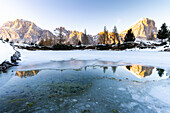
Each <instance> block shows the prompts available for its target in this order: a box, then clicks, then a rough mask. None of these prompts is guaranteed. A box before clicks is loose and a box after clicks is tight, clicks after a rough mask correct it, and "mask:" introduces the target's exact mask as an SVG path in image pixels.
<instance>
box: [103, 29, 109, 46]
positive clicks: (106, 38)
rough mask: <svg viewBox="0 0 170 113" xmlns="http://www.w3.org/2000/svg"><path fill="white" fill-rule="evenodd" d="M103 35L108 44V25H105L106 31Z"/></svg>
mask: <svg viewBox="0 0 170 113" xmlns="http://www.w3.org/2000/svg"><path fill="white" fill-rule="evenodd" d="M103 37H104V44H108V39H109V38H108V31H107V29H106V26H104V33H103Z"/></svg>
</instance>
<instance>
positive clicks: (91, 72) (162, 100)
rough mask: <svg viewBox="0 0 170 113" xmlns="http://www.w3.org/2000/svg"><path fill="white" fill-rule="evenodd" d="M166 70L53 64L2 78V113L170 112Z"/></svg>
mask: <svg viewBox="0 0 170 113" xmlns="http://www.w3.org/2000/svg"><path fill="white" fill-rule="evenodd" d="M169 89H170V82H169V74H168V73H167V72H166V70H164V69H162V68H157V67H152V66H144V65H135V64H134V65H129V64H126V63H120V62H108V61H99V60H75V59H72V60H66V61H50V62H46V63H42V64H35V65H32V64H30V65H29V64H28V65H21V66H18V67H13V68H11V69H9V70H8V71H7V72H6V73H1V74H0V112H61V113H65V112H70V113H76V112H77V113H81V112H91V113H104V112H107V113H109V112H121V113H125V112H126V113H127V112H135V113H148V112H149V113H157V112H161V113H168V112H170V98H169V97H170V92H169V91H170V90H169Z"/></svg>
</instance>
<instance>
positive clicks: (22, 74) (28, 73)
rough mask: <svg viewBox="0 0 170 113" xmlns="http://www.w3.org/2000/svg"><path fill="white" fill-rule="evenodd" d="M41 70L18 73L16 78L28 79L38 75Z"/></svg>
mask: <svg viewBox="0 0 170 113" xmlns="http://www.w3.org/2000/svg"><path fill="white" fill-rule="evenodd" d="M38 72H39V70H31V71H17V72H16V74H15V75H16V76H19V77H20V78H23V77H24V78H26V77H32V76H35V75H37V74H38Z"/></svg>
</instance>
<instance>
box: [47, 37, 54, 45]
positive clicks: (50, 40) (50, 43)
mask: <svg viewBox="0 0 170 113" xmlns="http://www.w3.org/2000/svg"><path fill="white" fill-rule="evenodd" d="M52 41H53V39H52V36H50V39H49V40H48V46H52Z"/></svg>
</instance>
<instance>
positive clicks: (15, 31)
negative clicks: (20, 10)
mask: <svg viewBox="0 0 170 113" xmlns="http://www.w3.org/2000/svg"><path fill="white" fill-rule="evenodd" d="M46 36H47V37H50V36H52V37H53V36H54V35H53V34H52V33H51V32H50V31H48V30H43V29H41V28H39V27H38V26H36V25H35V24H34V23H33V22H31V21H27V20H24V19H16V20H15V21H8V22H6V23H4V24H3V26H2V27H1V29H0V37H2V38H3V39H6V38H8V39H10V40H14V41H21V42H29V43H30V42H34V43H35V42H38V41H39V40H41V38H45V37H46Z"/></svg>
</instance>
